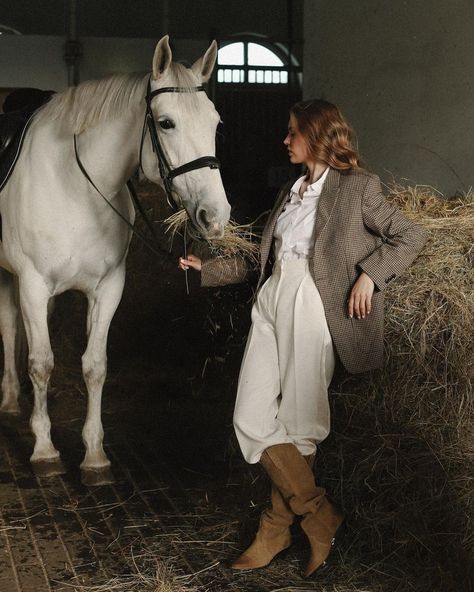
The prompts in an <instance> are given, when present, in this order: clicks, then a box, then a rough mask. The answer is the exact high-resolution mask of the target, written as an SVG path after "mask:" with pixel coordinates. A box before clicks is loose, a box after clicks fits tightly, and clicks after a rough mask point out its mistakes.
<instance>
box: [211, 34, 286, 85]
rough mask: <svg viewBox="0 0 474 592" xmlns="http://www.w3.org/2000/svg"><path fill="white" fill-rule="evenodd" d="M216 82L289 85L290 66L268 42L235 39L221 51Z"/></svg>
mask: <svg viewBox="0 0 474 592" xmlns="http://www.w3.org/2000/svg"><path fill="white" fill-rule="evenodd" d="M217 82H219V83H223V84H229V83H230V84H243V83H246V84H265V85H267V84H288V65H287V63H285V62H284V61H283V60H282V59H281V57H280V56H279V55H277V53H275V51H272V49H270V48H269V47H267V46H265V45H262V44H260V43H255V42H253V41H236V42H234V43H229V44H228V45H224V47H222V48H221V49H220V50H219V53H218V55H217Z"/></svg>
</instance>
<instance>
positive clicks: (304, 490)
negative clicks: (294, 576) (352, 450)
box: [260, 444, 344, 576]
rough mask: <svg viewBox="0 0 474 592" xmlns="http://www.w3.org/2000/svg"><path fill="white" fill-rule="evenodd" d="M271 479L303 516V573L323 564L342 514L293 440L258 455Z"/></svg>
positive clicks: (293, 508) (292, 506)
mask: <svg viewBox="0 0 474 592" xmlns="http://www.w3.org/2000/svg"><path fill="white" fill-rule="evenodd" d="M260 462H261V463H262V465H263V467H264V468H265V470H266V471H267V473H268V475H269V477H270V479H271V481H272V483H273V484H274V486H275V487H276V488H277V489H278V490H279V491H280V493H281V495H282V497H283V499H284V500H285V501H286V502H287V503H288V505H289V507H290V508H291V510H293V512H294V513H295V514H298V515H299V516H303V519H302V521H301V527H302V529H303V531H304V532H305V534H306V536H307V537H308V539H309V542H310V545H311V556H310V559H309V562H308V565H307V567H306V571H305V576H310V575H311V574H313V573H314V572H315V571H316V570H317V569H318V568H320V567H321V566H322V565H324V563H325V561H326V559H327V558H328V556H329V554H330V552H331V549H332V545H333V541H334V537H335V534H336V532H337V530H338V529H339V527H340V526H341V524H342V523H343V522H344V516H343V515H342V514H341V512H339V510H338V509H337V508H336V507H335V506H334V505H333V504H332V503H331V502H330V501H329V500H328V498H327V497H326V490H325V489H324V488H322V487H317V486H316V484H315V481H314V475H313V472H312V471H311V470H310V469H309V467H308V465H307V463H306V462H305V460H304V459H303V457H302V455H301V454H300V453H299V451H298V449H297V448H296V446H294V445H293V444H276V445H275V446H270V447H269V448H267V449H266V450H265V451H264V452H263V454H262V457H261V459H260Z"/></svg>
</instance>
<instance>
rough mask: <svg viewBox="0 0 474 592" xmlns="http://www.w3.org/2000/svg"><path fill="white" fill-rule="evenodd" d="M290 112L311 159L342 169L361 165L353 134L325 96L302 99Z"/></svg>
mask: <svg viewBox="0 0 474 592" xmlns="http://www.w3.org/2000/svg"><path fill="white" fill-rule="evenodd" d="M290 113H291V115H293V117H294V118H295V120H296V123H297V125H298V131H299V132H300V133H301V135H302V136H303V138H304V140H305V142H306V146H307V148H308V152H309V155H310V157H311V159H313V160H316V161H319V162H323V163H325V164H327V165H329V166H330V167H332V168H333V169H337V170H339V171H349V170H351V169H359V168H361V159H360V156H359V153H358V152H357V150H356V149H355V148H354V147H353V145H352V140H353V136H354V133H353V131H352V129H351V127H350V126H349V124H348V123H347V122H346V120H345V119H344V117H343V116H342V114H341V112H340V111H339V109H338V108H337V107H336V106H335V105H333V104H332V103H329V102H328V101H324V100H323V99H312V100H309V101H300V102H299V103H296V104H295V105H293V107H292V108H291V109H290Z"/></svg>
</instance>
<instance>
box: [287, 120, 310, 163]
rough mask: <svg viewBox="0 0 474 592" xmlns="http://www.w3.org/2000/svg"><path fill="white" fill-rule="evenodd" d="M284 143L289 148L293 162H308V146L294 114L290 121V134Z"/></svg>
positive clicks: (289, 154)
mask: <svg viewBox="0 0 474 592" xmlns="http://www.w3.org/2000/svg"><path fill="white" fill-rule="evenodd" d="M283 144H285V146H286V147H287V148H288V156H289V157H290V162H291V163H292V164H303V163H305V164H306V163H307V160H308V148H307V147H306V142H305V140H304V138H303V136H302V134H301V133H300V131H299V130H298V124H297V122H296V119H295V116H294V115H292V114H291V115H290V121H289V122H288V135H287V136H286V138H285V139H284V140H283Z"/></svg>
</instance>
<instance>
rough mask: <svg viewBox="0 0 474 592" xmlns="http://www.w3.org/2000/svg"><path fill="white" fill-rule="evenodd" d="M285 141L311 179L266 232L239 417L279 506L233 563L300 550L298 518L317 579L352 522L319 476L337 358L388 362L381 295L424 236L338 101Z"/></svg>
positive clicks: (208, 267)
mask: <svg viewBox="0 0 474 592" xmlns="http://www.w3.org/2000/svg"><path fill="white" fill-rule="evenodd" d="M284 144H285V146H286V147H287V148H288V154H289V158H290V161H291V162H292V163H293V164H304V165H305V167H306V174H305V175H303V176H302V177H300V178H299V179H298V180H297V181H296V182H294V183H291V184H288V185H285V186H284V187H283V188H282V189H281V190H280V192H279V195H278V197H277V200H276V203H275V206H274V208H273V210H272V212H271V214H270V217H269V219H268V222H267V224H266V226H265V229H264V231H263V235H262V242H261V247H260V255H261V257H260V265H261V268H260V281H259V284H258V287H259V288H260V289H258V291H257V297H256V301H255V304H254V306H253V309H252V327H251V329H250V333H249V337H248V342H247V347H246V350H245V353H244V357H243V362H242V367H241V371H240V377H239V386H238V392H237V400H236V405H235V412H234V427H235V431H236V434H237V438H238V441H239V444H240V447H241V449H242V453H243V455H244V457H245V459H246V460H247V462H249V463H256V462H260V463H261V464H262V465H263V467H264V469H265V470H266V472H267V473H268V475H269V477H270V480H271V482H272V494H271V501H272V505H271V508H270V509H268V510H265V511H264V512H263V514H262V516H261V518H260V525H259V528H258V532H257V534H256V536H255V539H254V541H253V542H252V544H251V545H250V547H249V548H248V549H247V550H246V551H245V552H244V553H243V554H242V555H241V556H240V557H239V558H238V559H237V560H236V561H234V563H233V565H232V567H233V568H234V569H254V568H259V567H263V566H265V565H268V564H269V563H270V561H271V560H272V559H273V558H274V557H275V556H276V555H277V554H278V553H279V552H280V551H282V550H283V549H286V548H287V547H288V546H289V545H290V542H291V541H290V530H289V527H290V525H291V524H292V522H293V519H294V516H295V515H299V516H302V521H301V527H302V529H303V531H304V532H305V534H306V535H307V537H308V539H309V543H310V546H311V556H310V560H309V563H308V565H307V568H306V571H305V575H306V576H309V575H311V574H313V573H314V572H315V571H316V570H317V569H318V568H319V567H321V566H322V565H324V563H325V561H326V559H327V557H328V556H329V553H330V551H331V548H332V545H333V542H334V537H335V535H336V533H337V531H338V529H339V527H340V526H341V525H342V523H343V521H344V517H343V515H342V513H341V512H340V511H339V509H338V508H336V506H335V505H334V504H333V503H332V502H331V501H330V500H329V499H328V497H327V496H326V492H325V490H324V489H323V488H322V487H318V486H317V485H316V483H315V480H314V475H313V471H312V465H313V460H314V455H315V452H316V447H317V445H318V444H319V443H320V442H322V441H323V440H324V439H325V438H326V436H327V435H328V433H329V428H330V417H329V404H328V387H329V383H330V382H331V378H332V375H333V372H334V366H335V358H336V355H337V356H338V357H339V358H340V360H341V362H342V364H343V365H344V366H345V368H346V369H347V370H348V371H349V372H352V373H357V372H364V371H367V370H372V369H374V368H377V367H379V366H380V365H381V364H382V357H383V291H384V289H385V287H386V286H387V284H388V283H390V282H391V281H392V280H394V279H395V278H396V277H397V276H398V275H400V274H401V273H402V271H403V270H404V269H405V268H406V267H407V266H408V265H409V264H410V263H411V262H412V261H413V259H415V257H416V255H417V254H418V252H419V251H420V249H421V248H422V246H423V244H424V242H425V240H426V233H425V231H424V230H423V229H422V228H421V227H420V226H418V225H416V224H414V223H412V222H411V221H409V220H407V219H406V218H405V217H404V216H403V215H402V214H401V213H400V212H399V211H398V210H397V209H396V208H395V207H394V206H392V205H391V204H389V203H388V202H387V201H386V200H385V198H384V196H383V194H382V191H381V186H380V180H379V178H378V177H377V176H375V175H372V174H369V173H368V172H366V171H365V170H363V169H362V168H361V167H360V164H359V162H360V161H359V156H358V154H357V152H356V150H355V149H354V147H353V146H352V144H351V130H350V128H349V126H348V125H347V123H346V121H345V120H344V118H343V116H342V115H341V113H340V112H339V110H338V109H337V107H335V106H334V105H332V104H331V103H328V102H326V101H323V100H319V99H316V100H310V101H303V102H300V103H297V104H296V105H294V107H293V108H292V109H291V111H290V120H289V126H288V135H287V136H286V138H285V140H284ZM272 245H273V260H274V263H273V264H271V262H270V250H271V247H272ZM179 266H180V267H181V268H182V269H187V268H189V267H191V268H193V269H195V270H200V271H201V274H202V275H201V283H202V285H203V286H213V285H214V286H215V285H222V284H225V283H232V282H237V281H242V279H244V276H245V270H243V267H242V266H240V267H239V268H237V267H235V266H233V265H224V264H222V262H220V261H219V260H209V261H205V262H201V260H200V259H199V258H198V257H195V256H194V255H189V256H188V257H187V259H180V262H179ZM270 270H271V275H270V276H269V277H268V279H267V276H268V274H269V272H270ZM263 282H265V283H263ZM260 286H261V287H260Z"/></svg>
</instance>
